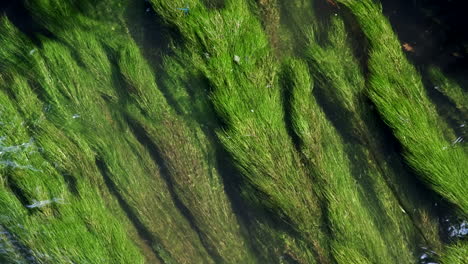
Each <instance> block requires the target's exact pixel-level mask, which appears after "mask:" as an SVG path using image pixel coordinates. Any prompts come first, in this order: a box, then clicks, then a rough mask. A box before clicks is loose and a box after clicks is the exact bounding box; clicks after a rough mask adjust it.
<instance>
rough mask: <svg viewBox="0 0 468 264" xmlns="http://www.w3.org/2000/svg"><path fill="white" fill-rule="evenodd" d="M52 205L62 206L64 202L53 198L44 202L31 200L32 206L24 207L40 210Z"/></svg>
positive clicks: (61, 199)
mask: <svg viewBox="0 0 468 264" xmlns="http://www.w3.org/2000/svg"><path fill="white" fill-rule="evenodd" d="M52 203H58V204H64V203H65V202H64V200H63V198H53V199H52V200H44V201H36V200H33V204H30V205H26V207H27V208H41V207H44V206H46V205H49V204H52Z"/></svg>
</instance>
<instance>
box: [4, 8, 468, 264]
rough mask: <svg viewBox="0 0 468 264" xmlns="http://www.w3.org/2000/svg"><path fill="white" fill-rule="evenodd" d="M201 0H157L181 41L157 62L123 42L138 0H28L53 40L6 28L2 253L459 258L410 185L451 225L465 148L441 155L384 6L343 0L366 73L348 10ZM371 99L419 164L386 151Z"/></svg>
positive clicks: (176, 259) (16, 258) (119, 259)
mask: <svg viewBox="0 0 468 264" xmlns="http://www.w3.org/2000/svg"><path fill="white" fill-rule="evenodd" d="M204 2H205V1H196V0H191V1H163V0H152V1H151V5H152V7H153V9H154V12H155V13H156V14H157V15H158V16H159V19H160V20H161V21H163V24H162V25H160V26H162V27H170V28H172V29H173V30H174V29H175V32H177V33H176V34H178V36H177V37H178V38H179V39H178V40H177V41H174V42H171V41H169V43H170V46H169V50H170V52H168V53H167V54H159V55H158V58H160V59H161V61H156V62H155V61H151V60H152V59H154V57H150V58H149V57H148V53H146V52H144V51H143V48H142V46H145V45H147V44H145V45H143V44H142V43H141V41H142V39H138V38H139V37H138V34H140V33H138V34H137V35H136V37H135V36H134V35H132V32H131V31H132V30H134V28H136V27H138V24H136V25H135V24H132V23H139V22H138V19H137V18H135V17H132V16H136V15H138V14H139V13H138V12H135V13H133V12H127V11H126V9H130V8H135V6H137V5H136V4H135V5H133V4H132V3H130V2H126V1H123V2H121V1H111V0H107V1H100V2H99V3H91V1H83V2H80V3H78V2H76V1H34V2H32V1H31V2H28V8H29V9H30V10H31V11H32V12H33V14H34V15H33V16H34V18H35V20H36V21H37V22H38V23H39V24H40V25H41V26H43V27H44V28H45V29H47V30H48V31H50V32H52V33H53V37H50V36H49V37H45V36H39V38H38V39H39V41H40V45H38V44H37V43H33V42H32V41H31V40H30V39H29V36H26V35H23V34H22V33H21V32H20V31H18V30H17V29H16V28H15V26H14V25H13V24H11V23H10V22H9V21H8V20H7V19H6V18H2V24H1V26H0V32H1V33H2V34H1V36H2V37H1V38H0V44H1V46H2V49H1V50H0V69H1V74H0V87H1V91H0V92H1V93H0V102H1V103H0V106H1V107H0V122H2V123H1V127H0V133H1V134H0V136H1V140H0V143H1V144H0V147H1V148H0V151H1V152H0V160H1V161H2V163H1V164H0V183H1V184H0V188H1V189H2V190H1V191H0V196H1V197H0V198H1V199H0V231H1V232H2V233H0V250H3V249H8V250H5V252H6V253H2V252H3V251H0V261H3V262H5V263H15V262H18V263H27V262H28V261H29V262H31V263H418V257H419V255H420V254H421V247H422V246H426V247H427V246H429V247H430V248H431V249H434V250H436V251H438V253H439V254H440V256H441V257H440V261H441V262H442V263H463V256H464V250H465V249H466V244H464V243H463V241H460V242H458V243H455V244H453V245H449V246H448V247H445V248H443V245H442V244H443V242H442V241H441V238H440V237H439V235H438V228H439V227H438V224H437V220H436V219H435V217H434V215H433V213H432V212H431V211H430V210H431V203H432V202H433V201H432V200H430V198H428V197H427V196H425V195H424V193H421V192H420V191H417V190H414V188H413V187H414V186H412V184H418V183H417V182H416V183H415V181H412V180H411V179H412V178H416V177H421V178H422V179H424V180H425V181H426V183H427V184H428V186H429V187H431V188H432V189H434V190H435V191H437V192H439V193H440V194H441V195H442V196H443V197H445V198H446V199H447V200H449V201H450V202H452V203H454V204H455V205H458V206H459V208H461V213H462V215H463V214H464V213H466V212H465V211H464V210H465V207H464V206H465V203H466V200H467V199H466V198H467V197H466V194H465V193H464V192H463V189H462V188H460V187H462V182H461V180H462V178H461V176H462V175H463V173H464V171H463V167H462V166H461V164H463V160H466V157H465V156H466V155H465V156H464V153H465V152H460V151H459V149H460V147H459V146H458V145H453V146H449V147H448V148H445V149H444V150H447V151H446V153H449V152H450V154H440V155H439V153H440V151H439V152H438V151H436V150H438V148H439V147H441V146H442V145H443V146H445V145H447V144H449V143H450V141H447V140H446V139H445V138H446V137H448V138H450V139H451V137H453V136H454V135H453V134H449V135H448V136H447V135H443V136H442V135H441V131H442V129H446V128H445V127H443V126H444V125H443V124H442V123H443V122H442V121H441V120H440V119H439V117H438V116H437V114H436V112H435V110H434V107H433V106H432V105H431V102H430V101H429V100H428V98H427V96H426V95H425V94H424V92H423V91H422V85H421V84H420V81H419V74H418V73H417V72H416V71H415V70H414V69H413V68H412V66H411V65H410V64H409V63H408V62H407V61H406V58H404V56H403V55H402V53H401V50H397V49H396V47H397V46H398V49H400V48H399V45H397V44H398V41H397V40H396V38H395V37H394V35H392V34H393V32H392V30H391V28H390V27H389V25H388V22H386V19H385V18H384V17H383V16H382V15H381V12H380V11H379V10H378V9H377V6H376V5H374V4H373V3H370V2H367V1H365V2H363V3H355V2H353V1H344V0H343V1H339V2H342V3H344V4H345V5H346V6H347V7H349V10H350V11H351V13H353V14H354V15H355V16H356V18H357V21H358V22H359V25H360V26H361V28H362V30H363V32H364V34H365V36H366V37H367V41H368V42H369V43H370V53H369V61H368V63H369V70H370V75H369V76H366V75H365V74H364V73H363V72H364V69H363V67H364V66H363V65H364V64H362V63H361V62H360V61H358V59H357V57H356V54H355V49H356V44H355V43H353V41H355V40H353V39H351V37H350V36H348V35H347V33H346V31H347V30H348V28H347V27H345V23H347V22H349V21H347V22H345V21H343V20H342V19H341V16H338V15H337V16H335V17H332V18H331V19H330V20H329V21H328V23H329V24H327V25H323V24H321V23H319V22H318V21H315V19H317V18H316V16H315V15H314V14H310V13H309V12H310V11H304V10H302V9H301V6H307V7H311V8H312V6H314V5H313V4H310V3H305V2H304V1H294V3H291V5H283V4H281V5H280V4H278V2H276V1H256V2H255V1H247V0H246V1H225V2H224V3H223V4H222V5H216V7H214V6H212V4H210V5H208V4H206V3H204ZM205 5H207V6H205ZM361 5H362V6H361ZM208 6H210V7H208ZM182 7H189V11H188V12H184V11H183V10H179V9H177V8H182ZM360 8H362V9H360ZM258 10H260V11H259V12H258V13H257V11H258ZM301 10H302V11H301ZM362 10H364V11H362ZM142 11H144V10H142ZM295 12H303V13H301V15H298V16H297V17H295V18H293V21H291V22H290V24H288V25H287V26H286V27H283V26H282V25H281V24H278V23H280V21H282V20H281V19H283V18H282V17H281V18H280V17H279V16H284V15H291V14H294V13H295ZM317 12H318V11H317ZM294 19H295V20H294ZM307 19H310V20H311V21H310V23H307V25H305V26H303V28H302V27H301V26H300V25H301V24H304V23H305V21H307ZM135 21H136V22H135ZM262 22H263V24H262ZM155 23H157V22H156V20H155ZM353 26H355V25H353ZM291 30H292V31H291ZM320 30H322V31H323V32H320ZM146 33H148V32H146ZM141 34H145V33H144V32H143V33H141ZM382 34H383V35H385V36H387V37H388V38H389V39H385V41H386V42H388V43H390V45H389V47H390V48H387V46H384V45H382V44H381V43H380V42H379V41H382ZM140 37H141V36H140ZM293 40H294V41H297V42H299V41H301V44H297V46H296V47H301V48H303V49H302V50H300V51H296V50H294V51H291V50H289V51H287V53H288V55H292V54H294V55H296V56H304V61H303V60H300V59H288V58H287V57H288V56H286V55H285V54H283V53H282V50H283V49H285V48H286V49H288V48H287V45H288V43H290V42H293ZM155 51H156V52H161V50H158V49H154V50H153V49H151V52H155ZM364 52H366V51H364ZM285 58H286V59H285ZM389 58H390V59H392V58H394V59H395V60H394V61H389ZM383 65H385V69H384V67H383ZM397 73H398V74H397ZM436 78H437V80H438V81H442V80H443V81H444V82H447V81H446V79H445V77H444V76H443V74H441V73H437V75H436ZM382 80H386V81H387V82H383V81H382ZM388 82H391V84H392V85H394V86H395V87H396V89H393V90H392V89H388V87H387V86H388V85H387V84H388ZM405 87H407V88H408V89H405ZM397 89H399V90H397ZM394 90H397V91H398V92H401V94H399V93H395V92H393V91H394ZM451 91H461V89H460V87H456V88H454V90H451ZM402 94H403V95H406V97H405V96H402ZM447 96H449V97H451V98H457V95H456V94H453V93H451V92H450V93H449V92H448V93H447ZM368 97H369V98H370V99H371V100H372V102H373V103H374V104H375V105H376V107H377V110H378V111H379V113H380V114H381V116H382V118H383V119H384V120H385V121H386V122H387V124H388V125H389V126H390V127H391V128H392V129H393V132H394V134H395V136H396V139H397V140H399V142H400V143H401V144H402V145H403V147H404V149H405V154H404V157H405V158H406V161H407V162H408V163H409V164H410V165H411V167H412V168H413V169H415V171H414V172H412V171H410V170H408V169H407V168H405V167H404V164H403V163H402V158H401V155H400V153H399V152H398V151H396V150H394V149H390V150H382V149H383V148H385V147H386V144H385V142H384V141H385V140H386V138H385V137H384V136H382V135H380V133H382V130H380V129H379V126H381V123H379V121H380V120H379V117H378V116H377V115H375V114H373V106H372V105H370V104H369V102H368V101H367V98H368ZM382 98H385V100H384V99H382ZM458 99H462V98H458ZM392 100H393V101H392ZM414 100H417V101H418V102H419V104H415V103H414ZM454 101H455V100H454ZM392 102H393V103H392ZM396 102H398V103H396ZM456 102H457V107H459V105H460V104H459V103H458V101H456ZM334 111H336V112H339V114H338V115H339V116H338V117H337V116H334V115H332V114H331V113H333V112H334ZM395 113H398V114H397V115H398V116H401V115H402V113H404V117H405V118H406V119H405V120H404V121H405V122H400V121H398V120H399V119H398V118H397V117H395ZM434 124H439V125H437V126H434ZM431 125H432V126H431ZM420 130H421V131H420ZM423 132H424V133H423ZM408 138H409V140H408ZM416 143H417V144H416ZM221 154H223V155H226V156H227V157H224V158H223V159H220V157H219V155H221ZM455 154H456V155H455ZM451 155H455V156H451ZM457 155H458V156H457ZM449 157H451V158H452V160H449ZM438 158H444V160H443V161H442V162H440V161H437V160H438ZM453 158H454V159H453ZM457 158H458V159H459V160H458V161H457V160H456V159H457ZM220 161H221V163H222V162H229V163H232V166H233V169H232V171H231V173H226V172H224V171H223V169H224V168H226V166H225V164H220ZM457 162H458V163H457ZM451 172H453V173H452V174H450V173H451ZM457 173H458V174H457ZM442 175H445V177H443V176H442ZM446 175H450V177H449V176H446ZM226 177H233V178H226ZM234 182H235V183H236V184H235V186H229V184H232V183H234ZM54 199H55V200H54ZM426 200H427V201H426ZM37 201H42V202H47V204H46V205H45V206H43V205H41V206H38V207H37V208H29V207H28V206H30V205H33V204H37ZM239 201H242V203H241V204H242V207H240V206H239V204H236V203H239ZM239 210H240V211H241V212H239ZM364 223H365V224H364ZM465 251H466V250H465Z"/></svg>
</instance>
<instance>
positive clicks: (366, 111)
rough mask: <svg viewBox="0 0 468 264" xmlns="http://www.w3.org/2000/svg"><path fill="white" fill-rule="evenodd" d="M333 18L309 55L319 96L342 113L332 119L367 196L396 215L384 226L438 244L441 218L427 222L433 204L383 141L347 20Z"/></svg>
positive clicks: (390, 216)
mask: <svg viewBox="0 0 468 264" xmlns="http://www.w3.org/2000/svg"><path fill="white" fill-rule="evenodd" d="M330 23H331V24H330V25H329V26H328V27H329V29H328V30H329V36H328V37H327V39H326V40H324V41H321V42H322V43H326V44H324V45H325V46H324V47H322V46H321V45H320V44H319V41H318V40H317V39H316V38H317V37H314V36H313V35H312V36H309V38H310V44H309V46H308V50H307V54H308V55H307V57H308V60H309V62H310V64H311V68H312V72H313V75H314V77H315V79H316V80H317V83H318V85H319V89H320V92H319V93H320V98H324V100H325V101H326V102H325V105H326V107H328V108H331V111H335V112H341V113H342V114H340V115H339V116H333V117H332V119H333V120H334V121H335V123H337V124H338V126H340V129H341V130H342V131H341V133H342V134H343V136H344V137H345V138H346V141H347V142H348V144H349V147H346V148H347V152H348V153H349V155H350V157H351V159H353V160H354V161H353V164H361V165H360V166H358V168H356V169H355V170H357V171H356V172H355V174H359V177H358V178H359V182H360V184H362V185H363V187H364V188H365V189H367V190H368V194H367V196H369V197H370V196H371V194H372V193H375V195H372V196H373V198H372V199H374V200H375V202H376V203H377V206H378V207H379V206H381V207H382V209H381V210H384V212H385V214H388V216H387V218H390V219H395V220H396V221H392V220H387V221H390V222H388V223H387V224H386V225H385V226H387V228H389V227H392V228H390V229H395V230H398V229H401V228H402V227H407V228H406V231H405V232H404V233H408V234H409V235H410V236H411V237H414V238H415V239H421V237H419V238H417V236H418V234H417V233H418V232H421V233H422V234H423V237H424V238H426V239H427V240H429V241H428V242H429V243H430V244H431V245H432V246H433V247H435V248H437V247H439V244H440V242H439V237H438V235H437V232H434V231H436V230H437V228H438V225H437V220H435V219H433V220H432V221H427V216H428V215H430V214H429V209H430V206H431V204H430V202H426V200H427V199H426V198H424V199H421V194H420V193H418V192H417V191H416V190H415V188H414V183H412V182H411V181H410V177H411V176H412V175H410V174H409V173H408V172H407V170H405V168H404V167H403V164H401V161H400V159H399V157H398V153H396V152H394V151H388V150H385V149H384V148H385V145H383V144H381V143H379V142H382V141H384V140H385V138H383V137H381V136H380V133H381V132H382V131H381V130H380V131H379V130H377V129H376V127H377V126H378V124H376V122H375V118H374V117H372V116H371V113H372V109H371V106H370V105H369V104H368V103H367V102H366V97H365V93H364V91H365V80H364V77H363V74H362V73H361V71H360V68H359V64H358V62H357V60H356V59H355V57H354V55H353V53H352V50H351V48H350V44H349V38H348V36H347V34H346V32H345V26H344V23H343V21H342V20H341V18H340V17H338V16H334V17H333V18H332V19H331V20H330ZM316 35H319V34H316ZM363 158H364V160H362V159H363ZM363 168H367V169H363ZM402 174H403V175H402ZM357 176H358V175H355V177H357ZM377 190H378V191H377ZM377 194H378V195H377ZM383 194H385V195H383ZM378 204H380V205H378ZM413 208H417V210H413ZM402 210H403V214H402ZM405 214H408V216H410V218H411V220H412V221H413V222H414V224H416V225H417V226H418V228H417V229H414V227H411V225H412V224H411V223H409V221H408V220H409V219H408V217H406V216H405ZM377 217H380V218H382V220H383V219H384V218H385V217H384V215H382V214H377ZM426 230H427V231H428V232H425V231H426ZM394 234H395V233H394V232H391V233H389V235H390V237H389V238H388V239H390V241H391V240H393V239H394V238H393V235H394ZM403 236H404V235H403V234H401V235H400V237H403ZM408 239H409V238H408ZM413 244H414V245H417V244H418V243H413ZM414 250H415V249H414Z"/></svg>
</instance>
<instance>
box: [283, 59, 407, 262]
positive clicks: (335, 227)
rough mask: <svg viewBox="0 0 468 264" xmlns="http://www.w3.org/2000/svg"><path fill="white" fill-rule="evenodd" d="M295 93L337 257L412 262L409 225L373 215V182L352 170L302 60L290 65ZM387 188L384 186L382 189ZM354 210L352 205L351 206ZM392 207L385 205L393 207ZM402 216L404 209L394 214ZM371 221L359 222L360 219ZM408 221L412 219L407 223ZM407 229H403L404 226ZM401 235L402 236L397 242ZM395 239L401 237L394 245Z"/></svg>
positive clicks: (297, 119)
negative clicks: (363, 181)
mask: <svg viewBox="0 0 468 264" xmlns="http://www.w3.org/2000/svg"><path fill="white" fill-rule="evenodd" d="M285 75H286V76H287V79H286V80H285V81H286V82H287V83H288V86H289V87H287V88H289V89H288V90H289V91H288V92H289V93H291V95H290V96H291V102H290V103H291V118H292V122H293V127H294V131H295V133H296V134H297V136H298V137H299V139H300V142H301V143H300V149H301V152H302V154H303V155H304V157H305V159H306V160H307V161H308V162H309V164H310V165H309V166H310V169H311V170H313V171H315V172H316V174H317V181H316V184H318V185H319V186H320V188H319V189H320V192H321V196H322V197H323V199H324V202H325V203H326V208H327V216H328V221H329V227H330V231H331V234H330V238H331V240H332V242H331V248H332V253H333V256H334V259H335V260H336V262H337V263H395V262H398V261H400V262H405V263H406V262H408V263H409V262H411V259H413V258H414V256H412V251H411V247H412V244H413V243H414V241H411V240H408V238H406V237H405V235H404V233H405V232H407V231H405V230H404V229H405V228H407V227H406V226H405V225H402V224H401V225H400V226H398V225H395V224H390V221H389V220H388V219H387V217H389V216H390V215H389V216H386V215H379V216H373V213H374V212H375V211H377V210H379V208H376V205H375V201H372V196H367V195H366V194H367V193H368V189H369V187H368V186H362V185H360V183H359V182H358V181H359V180H357V179H355V178H354V176H353V175H352V173H351V172H352V169H351V161H350V160H349V159H348V156H347V154H346V152H345V145H344V144H343V141H342V139H341V137H340V135H339V134H338V132H337V131H336V129H335V128H334V127H333V125H332V124H331V122H330V121H329V120H327V118H326V116H325V113H324V112H323V111H322V109H320V107H319V105H318V104H317V102H316V101H315V98H314V97H313V94H312V88H313V82H312V80H311V78H310V76H309V73H308V68H307V66H306V65H305V63H303V62H301V61H295V60H293V61H291V62H290V63H289V65H288V66H287V68H286V69H285ZM383 192H384V190H381V194H383ZM349 207H352V208H353V210H352V211H349V210H348V208H349ZM389 211H390V210H388V209H387V210H386V212H389ZM390 217H394V218H402V217H404V216H403V214H402V213H401V212H400V214H399V215H395V216H390ZM362 222H366V223H367V224H366V225H365V226H364V225H359V224H356V223H362ZM405 224H407V223H405ZM399 229H403V230H399ZM396 241H398V242H396ZM392 242H396V243H395V244H393V246H390V244H391V243H392Z"/></svg>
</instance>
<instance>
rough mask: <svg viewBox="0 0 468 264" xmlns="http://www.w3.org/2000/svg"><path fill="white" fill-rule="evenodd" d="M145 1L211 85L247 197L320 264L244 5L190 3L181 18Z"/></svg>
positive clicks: (276, 94) (271, 79)
mask: <svg viewBox="0 0 468 264" xmlns="http://www.w3.org/2000/svg"><path fill="white" fill-rule="evenodd" d="M152 3H153V6H154V9H155V11H156V12H157V13H158V14H159V15H161V16H162V17H163V18H164V19H166V21H167V22H168V23H170V24H172V25H174V26H176V27H177V28H178V29H179V31H180V32H181V33H182V35H183V36H184V39H185V41H186V43H185V46H186V47H187V48H188V49H190V51H192V61H193V62H194V63H193V65H194V66H196V67H198V68H199V69H201V70H202V71H203V72H204V74H205V76H206V77H207V78H208V79H209V81H210V83H211V84H212V86H213V93H212V96H211V98H212V102H213V105H214V107H215V111H216V113H217V114H218V115H219V116H220V117H221V118H222V119H223V121H224V122H225V123H226V124H227V126H226V128H225V129H224V130H223V131H220V132H219V133H218V137H219V138H220V140H221V142H222V144H223V145H224V146H225V148H226V149H227V151H228V152H230V153H231V155H232V156H233V158H234V160H235V163H236V165H237V167H238V168H239V169H240V170H241V172H242V173H243V176H244V177H245V179H246V181H247V182H248V183H249V184H251V185H252V186H253V188H254V190H256V192H253V193H252V192H249V193H248V195H249V196H248V199H250V200H252V201H255V202H259V203H261V204H262V206H264V207H266V208H269V209H270V210H271V211H272V212H274V213H275V214H277V215H279V216H281V217H282V218H284V219H286V220H287V221H288V222H290V223H291V226H292V227H294V228H295V229H297V230H298V231H299V232H300V233H301V234H302V236H303V238H304V239H305V240H306V241H308V243H310V245H311V248H313V249H314V251H315V253H316V257H317V259H318V260H319V261H322V262H324V263H325V262H327V260H326V259H327V258H328V256H327V252H326V249H325V248H326V242H325V241H324V237H323V235H322V234H321V228H322V226H321V224H320V222H319V221H320V219H321V217H320V208H318V206H317V203H316V198H315V196H314V194H313V188H312V182H311V180H310V176H309V175H308V174H307V172H306V171H305V170H304V168H303V166H302V164H301V163H300V160H299V157H298V155H297V153H296V152H295V150H294V148H292V142H291V139H290V138H289V136H288V134H287V131H286V128H285V124H284V118H283V112H282V111H281V109H282V106H281V98H280V91H279V89H277V81H276V76H275V71H276V65H275V63H274V61H273V60H272V56H271V54H270V52H269V47H268V42H267V40H266V37H265V34H264V33H263V31H262V29H261V27H260V25H259V23H258V21H256V20H255V19H253V16H252V15H251V14H250V11H249V9H248V6H247V3H246V2H244V1H242V2H241V3H238V2H236V3H233V1H227V2H226V5H225V8H224V9H223V10H217V11H207V10H206V9H205V8H204V7H203V6H202V5H201V4H200V3H199V2H197V1H190V7H191V8H190V13H189V15H183V14H178V13H177V12H174V10H173V4H172V3H171V5H169V4H168V3H166V2H164V1H152ZM177 4H178V3H175V5H177ZM179 4H181V3H179ZM204 53H208V55H209V58H206V56H203V54H204ZM309 261H312V260H309Z"/></svg>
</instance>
